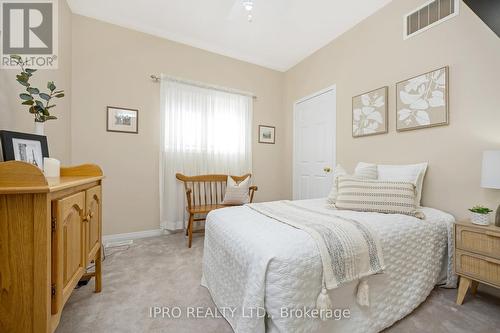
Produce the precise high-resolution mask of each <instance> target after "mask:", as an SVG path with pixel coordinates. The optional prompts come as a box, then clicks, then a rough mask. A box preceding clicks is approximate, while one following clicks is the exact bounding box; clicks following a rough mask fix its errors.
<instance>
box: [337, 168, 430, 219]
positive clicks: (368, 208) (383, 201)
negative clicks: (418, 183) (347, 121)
mask: <svg viewBox="0 0 500 333" xmlns="http://www.w3.org/2000/svg"><path fill="white" fill-rule="evenodd" d="M337 182H338V195H337V201H336V203H335V206H336V207H337V208H338V209H349V210H356V211H362V212H378V213H387V214H405V215H410V216H415V217H418V218H423V214H422V213H421V212H419V211H417V207H416V204H415V197H416V191H415V185H414V184H413V183H410V182H393V181H383V180H368V179H359V178H353V177H345V176H340V177H339V178H338V179H337Z"/></svg>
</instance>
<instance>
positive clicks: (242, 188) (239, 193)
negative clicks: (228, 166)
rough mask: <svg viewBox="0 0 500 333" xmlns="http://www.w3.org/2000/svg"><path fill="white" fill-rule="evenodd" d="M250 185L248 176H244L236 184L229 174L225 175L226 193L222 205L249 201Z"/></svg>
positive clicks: (241, 203)
mask: <svg viewBox="0 0 500 333" xmlns="http://www.w3.org/2000/svg"><path fill="white" fill-rule="evenodd" d="M249 187H250V177H247V178H245V179H244V180H242V181H241V182H239V183H238V184H237V183H236V182H235V181H234V179H233V178H232V177H231V176H228V177H227V186H226V193H225V194H224V200H223V201H222V204H223V205H243V204H246V203H249V202H250V196H249V195H248V189H249Z"/></svg>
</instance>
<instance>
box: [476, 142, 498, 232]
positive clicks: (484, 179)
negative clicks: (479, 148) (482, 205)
mask: <svg viewBox="0 0 500 333" xmlns="http://www.w3.org/2000/svg"><path fill="white" fill-rule="evenodd" d="M481 187H483V188H491V189H497V190H498V189H500V150H487V151H485V152H483V167H482V172H481ZM495 225H496V226H497V227H500V205H499V206H498V208H497V212H496V216H495Z"/></svg>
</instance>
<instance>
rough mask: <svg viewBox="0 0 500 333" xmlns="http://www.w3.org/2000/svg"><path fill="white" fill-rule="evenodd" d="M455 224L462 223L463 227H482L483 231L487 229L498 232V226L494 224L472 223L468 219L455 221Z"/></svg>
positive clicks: (499, 230)
mask: <svg viewBox="0 0 500 333" xmlns="http://www.w3.org/2000/svg"><path fill="white" fill-rule="evenodd" d="M455 224H458V225H462V226H464V227H471V228H478V229H482V230H485V231H488V230H489V231H496V232H500V227H497V226H495V224H490V225H479V224H474V223H472V222H471V221H470V220H462V221H456V222H455Z"/></svg>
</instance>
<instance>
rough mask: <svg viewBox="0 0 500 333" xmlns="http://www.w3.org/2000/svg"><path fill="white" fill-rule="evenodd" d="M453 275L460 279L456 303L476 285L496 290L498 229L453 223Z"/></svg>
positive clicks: (499, 282)
mask: <svg viewBox="0 0 500 333" xmlns="http://www.w3.org/2000/svg"><path fill="white" fill-rule="evenodd" d="M455 272H456V273H457V274H458V275H459V276H460V285H459V287H458V296H457V304H462V303H463V301H464V297H465V294H466V293H467V290H469V288H471V291H472V293H473V294H475V293H476V290H477V286H478V284H479V283H485V284H488V285H490V286H493V287H496V288H500V228H499V227H496V226H494V225H489V226H479V225H475V224H472V223H471V222H469V221H464V222H457V223H456V224H455Z"/></svg>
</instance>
